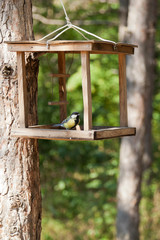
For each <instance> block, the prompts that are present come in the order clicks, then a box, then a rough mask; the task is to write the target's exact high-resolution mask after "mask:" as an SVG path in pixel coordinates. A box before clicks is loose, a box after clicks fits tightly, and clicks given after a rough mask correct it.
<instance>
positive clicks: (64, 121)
mask: <svg viewBox="0 0 160 240" xmlns="http://www.w3.org/2000/svg"><path fill="white" fill-rule="evenodd" d="M69 119H70V116H69V117H67V118H66V119H64V120H63V121H62V123H61V124H63V123H66V122H68V120H69Z"/></svg>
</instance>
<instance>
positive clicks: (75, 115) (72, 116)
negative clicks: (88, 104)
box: [71, 112, 80, 119]
mask: <svg viewBox="0 0 160 240" xmlns="http://www.w3.org/2000/svg"><path fill="white" fill-rule="evenodd" d="M79 116H80V114H79V112H73V113H72V114H71V118H74V119H76V118H79Z"/></svg>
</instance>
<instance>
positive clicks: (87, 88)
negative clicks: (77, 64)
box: [81, 52, 92, 131]
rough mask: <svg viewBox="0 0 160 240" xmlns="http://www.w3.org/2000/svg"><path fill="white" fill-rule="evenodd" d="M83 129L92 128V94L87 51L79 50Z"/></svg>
mask: <svg viewBox="0 0 160 240" xmlns="http://www.w3.org/2000/svg"><path fill="white" fill-rule="evenodd" d="M81 65H82V90H83V107H84V113H83V122H84V130H85V131H88V130H91V129H92V96H91V77H90V57H89V52H81Z"/></svg>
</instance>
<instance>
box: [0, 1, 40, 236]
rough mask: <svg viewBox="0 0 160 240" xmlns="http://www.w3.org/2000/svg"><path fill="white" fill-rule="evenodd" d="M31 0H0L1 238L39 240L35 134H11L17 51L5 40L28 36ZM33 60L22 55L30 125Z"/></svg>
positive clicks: (30, 32)
mask: <svg viewBox="0 0 160 240" xmlns="http://www.w3.org/2000/svg"><path fill="white" fill-rule="evenodd" d="M31 7H32V6H31V0H16V1H15V0H5V1H0V19H1V21H0V43H1V44H0V56H1V58H0V135H1V138H0V239H4V240H11V239H14V240H22V239H23V240H24V239H26V240H29V239H30V240H39V239H40V232H41V194H40V175H39V157H38V148H37V140H34V139H32V140H31V139H20V138H13V137H11V129H12V128H16V127H18V126H19V123H18V120H19V110H18V80H17V66H16V61H17V59H16V54H15V53H10V52H8V51H7V46H6V44H5V43H4V41H9V40H30V39H33V30H32V29H33V26H32V11H31ZM38 64H39V63H38V61H37V60H35V59H34V58H33V57H32V56H31V55H28V56H27V59H26V72H27V76H26V77H27V94H28V95H27V98H28V112H29V113H28V121H29V125H32V124H36V123H37V75H38Z"/></svg>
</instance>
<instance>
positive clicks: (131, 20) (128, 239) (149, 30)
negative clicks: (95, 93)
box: [117, 0, 156, 240]
mask: <svg viewBox="0 0 160 240" xmlns="http://www.w3.org/2000/svg"><path fill="white" fill-rule="evenodd" d="M155 21H156V1H152V0H141V1H139V0H130V2H129V12H128V26H127V31H126V34H125V36H124V38H125V40H126V39H127V41H128V42H130V43H135V44H137V45H138V49H137V50H136V51H135V55H134V56H131V57H128V59H127V80H128V114H129V119H128V120H129V121H128V122H129V126H134V127H136V128H137V134H136V136H135V137H127V138H124V139H123V140H122V142H121V148H120V176H119V186H118V194H117V197H118V215H117V239H118V240H138V239H139V202H140V197H141V179H142V173H143V169H144V168H146V167H147V166H148V165H149V164H150V162H151V117H152V94H153V80H154V44H155V42H154V37H155Z"/></svg>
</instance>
